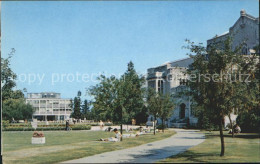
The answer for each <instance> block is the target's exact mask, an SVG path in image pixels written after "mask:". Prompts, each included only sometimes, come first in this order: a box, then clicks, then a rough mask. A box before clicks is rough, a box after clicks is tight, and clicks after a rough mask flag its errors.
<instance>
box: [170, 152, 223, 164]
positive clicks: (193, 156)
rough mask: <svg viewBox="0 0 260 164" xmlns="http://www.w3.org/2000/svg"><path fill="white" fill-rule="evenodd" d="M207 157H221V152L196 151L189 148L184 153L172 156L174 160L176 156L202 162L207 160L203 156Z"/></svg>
mask: <svg viewBox="0 0 260 164" xmlns="http://www.w3.org/2000/svg"><path fill="white" fill-rule="evenodd" d="M205 157H210V158H212V157H219V154H218V153H195V152H192V151H190V150H187V151H186V152H184V153H181V154H178V155H176V156H172V157H170V158H171V159H173V161H174V159H175V158H185V161H192V162H198V163H202V162H206V160H203V158H205Z"/></svg>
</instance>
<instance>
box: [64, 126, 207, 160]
mask: <svg viewBox="0 0 260 164" xmlns="http://www.w3.org/2000/svg"><path fill="white" fill-rule="evenodd" d="M174 130H175V131H176V132H177V134H175V135H173V136H171V137H169V138H166V139H163V140H160V141H155V142H151V143H148V144H144V145H140V146H137V147H133V148H128V149H123V150H116V151H111V152H106V153H101V154H97V155H93V156H89V157H85V158H80V159H76V160H71V161H66V162H64V163H123V162H127V163H153V162H156V161H159V160H162V159H165V158H167V157H169V156H172V155H176V154H179V153H182V152H184V151H186V150H187V149H188V148H190V147H192V146H195V145H198V144H200V143H202V142H203V141H204V140H205V136H204V134H203V133H197V132H198V131H197V130H184V129H174Z"/></svg>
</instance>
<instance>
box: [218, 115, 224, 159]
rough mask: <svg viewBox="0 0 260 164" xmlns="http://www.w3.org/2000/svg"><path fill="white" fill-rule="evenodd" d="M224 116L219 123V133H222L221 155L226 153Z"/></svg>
mask: <svg viewBox="0 0 260 164" xmlns="http://www.w3.org/2000/svg"><path fill="white" fill-rule="evenodd" d="M222 121H223V120H222V118H221V119H220V123H219V133H220V141H221V153H220V156H221V157H222V156H224V154H225V142H224V135H223V124H222Z"/></svg>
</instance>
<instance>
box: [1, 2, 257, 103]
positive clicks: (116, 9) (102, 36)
mask: <svg viewBox="0 0 260 164" xmlns="http://www.w3.org/2000/svg"><path fill="white" fill-rule="evenodd" d="M258 3H259V2H258V0H248V1H246V0H245V1H244V0H243V1H242V0H240V1H228V2H225V1H157V2H156V1H143V2H137V1H132V2H131V1H128V2H123V1H109V2H104V1H93V2H90V1H78V2H63V1H57V2H43V1H40V2H31V1H25V2H15V1H14V2H6V1H3V2H2V22H1V23H2V24H1V25H2V27H1V28H2V55H3V57H6V56H7V54H8V53H9V52H10V49H11V48H15V49H16V53H15V55H14V56H13V58H12V61H11V64H12V66H11V67H12V68H13V70H14V72H15V73H17V74H18V75H19V79H18V81H17V87H16V89H22V88H27V90H28V92H44V91H46V92H48V91H53V92H60V93H61V96H62V97H64V98H72V97H74V96H76V93H77V91H78V90H81V91H82V92H83V93H85V89H86V88H88V87H89V86H91V85H94V84H95V83H96V82H90V81H88V82H87V81H86V80H85V81H82V80H81V78H82V76H80V75H82V74H88V75H89V76H91V75H93V77H95V76H96V75H97V74H99V73H102V72H104V73H105V74H116V75H118V74H122V73H124V71H125V70H126V68H127V63H128V62H129V61H130V60H132V61H133V62H134V64H135V68H136V70H137V71H138V72H139V73H143V74H144V73H145V72H146V70H147V68H150V67H154V66H158V65H161V64H163V63H165V62H167V61H173V60H177V59H181V58H185V57H187V56H186V50H184V49H182V48H181V47H182V46H183V45H185V42H184V40H185V39H186V38H188V39H190V40H192V41H195V42H202V43H204V44H206V40H207V39H209V38H212V37H213V36H215V35H216V34H222V33H224V32H225V31H228V29H229V27H230V26H232V25H233V24H234V23H235V21H236V20H237V19H238V18H239V16H240V10H241V9H245V10H246V11H247V13H249V14H251V15H253V16H258V13H259V5H258ZM62 74H63V75H62ZM76 74H78V75H79V78H80V79H79V80H78V81H76ZM34 75H35V77H36V79H35V81H34V82H33V80H34ZM37 75H38V77H37ZM39 77H40V78H43V80H42V81H40V80H39V79H38V78H39ZM62 77H63V81H62V80H61V79H62ZM72 77H74V80H72ZM71 81H72V82H71Z"/></svg>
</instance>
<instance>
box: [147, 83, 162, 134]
mask: <svg viewBox="0 0 260 164" xmlns="http://www.w3.org/2000/svg"><path fill="white" fill-rule="evenodd" d="M147 92H148V93H147V108H148V111H149V113H150V114H151V115H153V117H154V123H153V125H154V127H153V129H154V131H153V134H154V135H155V129H156V125H155V124H156V119H157V117H158V114H159V112H160V101H159V98H158V97H159V96H158V93H156V91H155V90H154V88H148V90H147Z"/></svg>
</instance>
